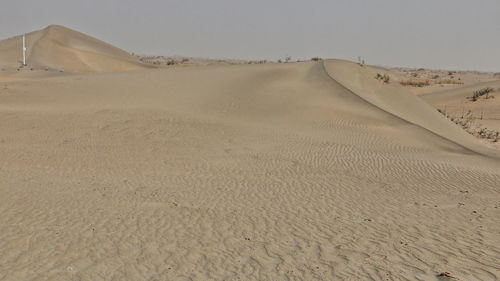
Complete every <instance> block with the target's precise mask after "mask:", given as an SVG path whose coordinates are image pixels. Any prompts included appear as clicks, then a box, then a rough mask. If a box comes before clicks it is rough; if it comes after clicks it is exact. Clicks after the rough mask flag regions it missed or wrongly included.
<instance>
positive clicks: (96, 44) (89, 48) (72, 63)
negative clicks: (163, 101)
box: [0, 25, 150, 73]
mask: <svg viewBox="0 0 500 281" xmlns="http://www.w3.org/2000/svg"><path fill="white" fill-rule="evenodd" d="M21 40H22V39H21V36H17V37H13V38H10V39H6V40H2V41H0V66H2V68H4V69H13V68H15V69H17V68H19V67H20V66H21V64H22V53H21V46H22V43H21V42H22V41H21ZM26 43H27V62H28V67H27V68H34V69H36V70H40V69H50V70H57V71H64V72H70V73H95V72H113V71H126V70H137V69H143V68H146V67H150V66H148V65H146V64H143V63H141V62H140V61H139V60H138V59H137V58H136V57H134V56H132V55H130V54H129V53H127V52H125V51H123V50H121V49H119V48H116V47H114V46H111V45H109V44H107V43H105V42H102V41H100V40H97V39H95V38H92V37H90V36H87V35H85V34H83V33H80V32H77V31H74V30H71V29H69V28H66V27H63V26H59V25H50V26H48V27H47V28H45V29H42V30H39V31H35V32H31V33H28V34H27V35H26Z"/></svg>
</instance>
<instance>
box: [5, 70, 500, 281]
mask: <svg viewBox="0 0 500 281" xmlns="http://www.w3.org/2000/svg"><path fill="white" fill-rule="evenodd" d="M356 67H357V66H356V65H354V64H349V63H346V62H342V61H326V62H317V63H314V62H307V63H293V64H266V65H239V66H211V67H196V68H175V69H161V70H144V71H137V72H123V73H101V74H98V75H82V76H70V77H58V78H51V79H43V80H33V81H24V82H22V83H21V82H17V83H10V84H9V87H8V89H6V90H0V91H2V92H1V94H0V120H2V121H1V122H0V131H1V132H2V135H1V137H0V154H1V155H2V158H1V159H0V211H1V213H2V216H0V227H1V231H0V251H1V252H2V253H4V254H3V255H1V256H0V280H68V279H76V280H442V279H439V277H437V275H438V274H439V273H440V272H444V271H447V272H451V273H452V274H453V275H455V276H457V277H459V278H460V280H496V279H498V278H500V274H499V271H500V267H499V265H498V256H499V255H500V247H499V246H498V245H500V239H499V236H498V233H499V232H500V216H499V215H498V214H499V209H498V208H500V206H499V205H498V200H497V199H498V196H499V193H500V191H499V189H498V187H499V183H500V161H499V160H498V158H496V156H495V155H494V154H490V153H488V152H489V151H487V150H486V148H482V147H479V146H478V144H477V143H475V142H474V139H471V138H469V136H467V135H464V134H461V133H460V132H459V131H457V130H455V128H454V127H453V126H454V125H453V124H451V123H444V122H442V121H441V118H443V117H442V116H440V115H439V114H437V115H436V114H430V113H429V114H428V116H425V118H423V117H420V116H418V114H417V113H418V112H419V111H422V112H424V113H425V114H426V115H427V113H426V112H429V106H428V105H427V104H425V103H422V102H416V101H415V100H413V99H412V98H408V97H407V95H409V94H408V93H406V92H404V91H403V92H399V96H396V95H395V94H393V93H395V92H393V93H391V92H386V90H384V89H385V86H384V85H382V86H381V87H382V88H378V86H376V85H371V84H370V83H371V82H369V81H366V80H367V79H373V78H372V77H371V76H370V75H368V74H366V75H365V74H363V73H364V72H365V71H372V70H370V69H368V70H366V69H363V70H358V69H357V68H356ZM349 77H358V78H359V81H358V82H356V81H354V80H350V79H351V78H349ZM358 78H356V79H358ZM364 83H366V85H367V86H366V85H365V84H364ZM375 83H378V82H376V81H375ZM0 86H1V85H0ZM371 88H373V89H374V90H373V92H367V90H368V89H371ZM0 89H2V88H1V87H0ZM391 91H393V90H391ZM394 91H396V90H394ZM409 99H412V100H409ZM400 106H405V110H401V108H400ZM448 134H450V135H452V137H448ZM485 151H486V153H484V152H485ZM484 154H488V155H492V156H490V157H486V156H484Z"/></svg>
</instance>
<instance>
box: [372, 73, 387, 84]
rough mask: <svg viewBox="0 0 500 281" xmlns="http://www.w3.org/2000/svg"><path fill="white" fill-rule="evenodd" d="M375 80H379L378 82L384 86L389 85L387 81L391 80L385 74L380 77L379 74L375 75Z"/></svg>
mask: <svg viewBox="0 0 500 281" xmlns="http://www.w3.org/2000/svg"><path fill="white" fill-rule="evenodd" d="M375 79H377V80H380V81H382V82H384V83H385V84H389V81H390V80H391V78H390V77H389V75H387V74H383V75H382V74H380V73H377V75H375Z"/></svg>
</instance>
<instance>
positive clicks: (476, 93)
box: [467, 87, 494, 101]
mask: <svg viewBox="0 0 500 281" xmlns="http://www.w3.org/2000/svg"><path fill="white" fill-rule="evenodd" d="M493 91H494V89H493V88H490V87H485V88H482V89H479V90H476V91H474V92H473V93H472V96H470V97H467V99H469V100H471V101H477V99H478V98H479V97H482V96H484V95H486V97H485V99H488V98H489V94H490V93H491V92H493Z"/></svg>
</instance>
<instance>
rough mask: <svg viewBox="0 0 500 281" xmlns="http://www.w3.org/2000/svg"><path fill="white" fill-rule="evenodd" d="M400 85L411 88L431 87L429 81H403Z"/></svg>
mask: <svg viewBox="0 0 500 281" xmlns="http://www.w3.org/2000/svg"><path fill="white" fill-rule="evenodd" d="M399 84H401V85H403V86H411V87H425V86H429V85H430V84H431V83H430V82H429V80H403V81H400V82H399Z"/></svg>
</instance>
